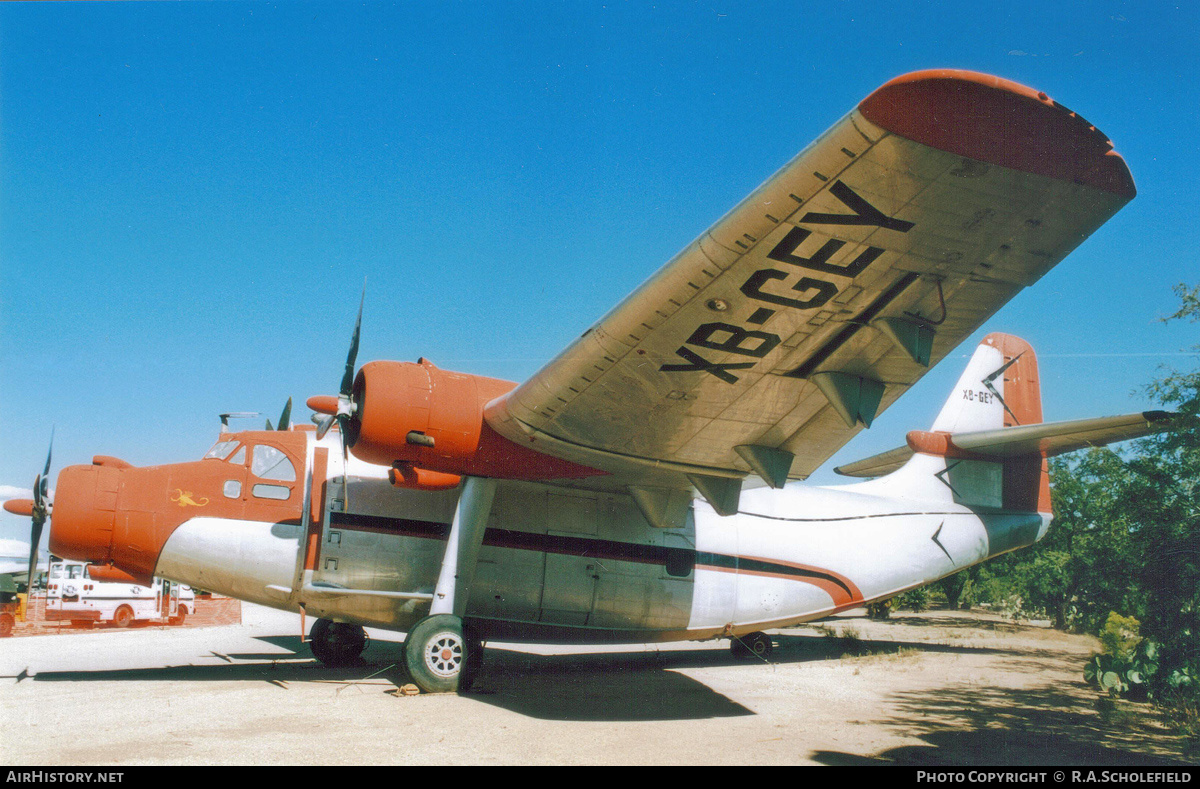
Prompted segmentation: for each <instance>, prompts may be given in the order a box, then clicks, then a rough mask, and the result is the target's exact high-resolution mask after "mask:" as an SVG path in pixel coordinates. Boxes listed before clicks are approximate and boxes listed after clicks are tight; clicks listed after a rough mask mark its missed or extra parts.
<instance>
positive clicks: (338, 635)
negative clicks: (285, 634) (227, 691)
mask: <svg viewBox="0 0 1200 789" xmlns="http://www.w3.org/2000/svg"><path fill="white" fill-rule="evenodd" d="M308 638H309V644H308V645H309V647H310V648H311V649H312V653H313V656H314V657H316V659H317V660H319V661H321V662H322V663H324V664H325V665H327V666H345V665H347V664H349V663H353V662H354V661H355V660H357V659H358V656H359V655H361V654H362V651H363V650H364V649H366V648H367V633H366V631H364V630H363V629H362V625H353V624H350V623H349V622H333V621H331V620H329V619H318V620H317V621H316V622H314V623H313V626H312V630H310V631H309V633H308Z"/></svg>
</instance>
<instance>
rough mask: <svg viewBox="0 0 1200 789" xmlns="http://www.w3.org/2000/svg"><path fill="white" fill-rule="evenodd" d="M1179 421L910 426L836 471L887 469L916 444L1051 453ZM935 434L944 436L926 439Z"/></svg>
mask: <svg viewBox="0 0 1200 789" xmlns="http://www.w3.org/2000/svg"><path fill="white" fill-rule="evenodd" d="M1180 421H1181V417H1180V416H1179V415H1178V414H1173V413H1169V412H1167V411H1143V412H1141V413H1138V414H1126V415H1124V416H1105V417H1099V418H1097V419H1077V420H1073V421H1070V422H1043V423H1039V424H1036V425H1014V426H1012V427H1001V428H997V429H994V430H973V431H967V432H961V433H942V434H938V433H922V432H919V431H914V433H910V434H909V445H908V446H904V447H897V448H896V449H892V450H889V451H887V452H882V453H880V454H878V455H873V456H871V457H869V458H866V459H864V460H859V461H857V462H855V463H849V464H847V465H845V466H838V467H837V468H835V469H834V471H836V472H837V473H838V474H842V475H843V476H847V477H879V476H883V475H885V474H890V473H891V472H893V471H895V470H896V469H898V468H900V467H901V466H903V465H904V464H905V463H906V462H908V459H909V458H911V457H912V456H913V454H914V445H916V446H917V447H920V448H921V449H922V451H928V449H927V448H928V447H932V446H933V445H935V444H940V447H939V451H937V452H936V454H944V455H947V456H953V457H969V458H976V459H1002V458H1011V457H1021V456H1026V455H1041V456H1044V457H1054V456H1055V455H1061V454H1063V453H1064V452H1072V451H1074V450H1076V449H1083V448H1085V447H1098V446H1103V445H1105V444H1111V443H1113V442H1116V441H1127V440H1129V439H1132V438H1141V437H1142V436H1148V435H1151V434H1153V433H1159V432H1162V431H1163V430H1170V429H1171V428H1172V427H1174V426H1175V425H1177V424H1179V423H1180ZM938 437H941V438H943V439H944V440H942V441H937V442H935V441H931V440H929V439H931V438H938Z"/></svg>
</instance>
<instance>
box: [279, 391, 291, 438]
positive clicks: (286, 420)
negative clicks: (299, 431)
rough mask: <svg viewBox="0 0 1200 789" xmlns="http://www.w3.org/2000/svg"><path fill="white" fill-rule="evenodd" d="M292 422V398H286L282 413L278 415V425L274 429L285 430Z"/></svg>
mask: <svg viewBox="0 0 1200 789" xmlns="http://www.w3.org/2000/svg"><path fill="white" fill-rule="evenodd" d="M291 424H292V398H290V397H289V398H288V401H287V405H285V406H284V407H283V413H282V414H280V415H279V427H277V428H275V429H276V430H287V429H288V428H289V427H290V426H291Z"/></svg>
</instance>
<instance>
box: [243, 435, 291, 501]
mask: <svg viewBox="0 0 1200 789" xmlns="http://www.w3.org/2000/svg"><path fill="white" fill-rule="evenodd" d="M250 473H251V474H253V475H254V476H256V477H259V478H260V479H277V480H280V481H281V482H295V481H296V468H295V467H294V466H293V465H292V461H290V460H288V457H287V455H285V454H283V453H282V452H280V451H279V450H278V449H276V448H275V447H269V446H267V445H266V444H259V445H258V446H256V447H254V455H253V456H252V459H251V461H250ZM271 498H274V497H271ZM283 498H287V497H286V496H284V497H283Z"/></svg>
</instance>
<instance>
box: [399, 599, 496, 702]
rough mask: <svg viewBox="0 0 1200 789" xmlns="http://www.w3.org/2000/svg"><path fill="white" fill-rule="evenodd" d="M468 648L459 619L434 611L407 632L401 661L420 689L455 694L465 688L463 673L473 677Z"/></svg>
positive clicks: (427, 691)
mask: <svg viewBox="0 0 1200 789" xmlns="http://www.w3.org/2000/svg"><path fill="white" fill-rule="evenodd" d="M469 651H470V647H469V646H468V643H467V639H466V638H465V637H464V636H463V625H462V619H460V618H458V617H457V616H453V615H451V614H435V615H433V616H427V617H425V618H424V619H422V620H421V621H420V622H417V624H416V625H415V626H414V627H413V629H412V630H410V631H409V633H408V637H407V638H406V639H405V641H404V662H405V665H406V666H407V667H408V673H409V676H411V677H412V680H413V682H414V683H416V685H417V687H419V688H420V689H421V690H423V691H425V692H426V693H454V692H455V691H457V690H459V689H460V686H462V689H464V690H465V689H466V685H465V684H464V683H463V679H464V678H463V674H464V673H465V674H467V675H468V676H467V678H468V679H474V676H473V672H472V671H471V670H469V669H467V662H468V653H469ZM480 655H481V656H482V650H480ZM467 684H469V683H467Z"/></svg>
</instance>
